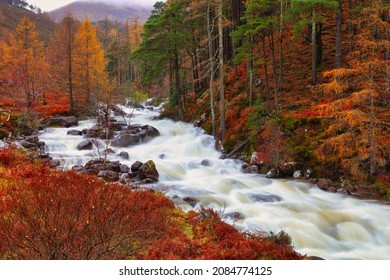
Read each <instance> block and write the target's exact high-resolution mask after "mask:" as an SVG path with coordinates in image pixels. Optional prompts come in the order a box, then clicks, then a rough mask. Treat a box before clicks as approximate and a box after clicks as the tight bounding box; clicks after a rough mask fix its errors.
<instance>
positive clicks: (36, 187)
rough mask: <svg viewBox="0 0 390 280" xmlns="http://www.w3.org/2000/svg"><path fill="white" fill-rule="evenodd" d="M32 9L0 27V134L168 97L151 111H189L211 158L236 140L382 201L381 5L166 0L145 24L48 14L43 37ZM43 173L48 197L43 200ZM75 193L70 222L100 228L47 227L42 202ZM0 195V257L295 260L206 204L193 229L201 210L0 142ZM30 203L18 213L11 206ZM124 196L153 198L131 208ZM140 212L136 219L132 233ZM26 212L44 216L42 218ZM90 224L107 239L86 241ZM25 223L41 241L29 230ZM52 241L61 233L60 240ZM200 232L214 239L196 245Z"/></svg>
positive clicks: (327, 0)
mask: <svg viewBox="0 0 390 280" xmlns="http://www.w3.org/2000/svg"><path fill="white" fill-rule="evenodd" d="M9 2H10V1H1V2H0V5H1V10H0V21H1V19H2V18H5V16H6V14H5V13H6V12H7V9H10V5H11V4H12V5H16V6H20V5H19V4H17V3H16V4H15V3H9ZM11 2H15V1H11ZM21 2H24V1H21ZM23 5H24V4H23ZM23 5H22V6H23ZM26 5H27V4H26ZM19 8H20V7H19ZM43 18H45V20H47V16H45V15H44V17H42V18H36V17H35V16H32V15H31V14H28V15H27V16H24V17H22V18H20V19H19V21H18V23H17V26H15V27H14V28H13V29H12V30H11V29H10V27H9V26H8V27H7V28H2V29H1V28H0V31H1V32H0V34H1V37H0V96H1V99H0V140H1V139H3V140H6V139H9V138H12V137H17V136H22V135H33V134H34V133H36V131H38V130H39V129H41V128H42V127H43V126H44V125H45V123H46V120H47V119H48V118H50V117H51V116H56V115H75V116H78V117H81V118H83V117H90V116H94V115H95V114H96V111H97V106H98V105H99V106H102V104H103V106H106V108H109V107H110V106H112V105H113V104H115V103H116V102H122V101H124V99H125V98H129V97H130V98H134V99H142V98H143V97H144V96H146V95H148V96H149V97H156V98H167V99H168V100H169V102H168V104H167V106H166V107H165V111H164V112H163V116H164V117H170V118H174V119H177V120H183V121H188V122H192V121H194V120H200V125H201V126H202V128H204V129H205V131H206V132H207V133H209V134H211V135H213V136H214V137H215V139H217V140H218V142H219V143H220V148H221V150H222V151H223V152H224V153H229V152H231V151H232V150H234V148H236V147H238V146H239V145H240V144H243V145H241V147H242V149H241V150H240V155H239V156H240V159H243V160H247V161H249V160H250V159H251V157H252V160H253V155H255V160H256V163H257V164H258V166H259V167H261V172H266V171H268V170H269V169H271V168H277V167H278V166H281V165H283V164H284V163H286V162H292V161H294V162H300V163H304V164H305V166H306V167H310V168H312V169H313V170H314V172H315V174H316V177H327V178H332V179H334V180H339V179H340V177H343V178H348V180H350V181H351V182H354V183H364V184H365V185H366V186H369V187H371V188H376V189H381V190H384V191H386V190H387V193H388V195H387V196H388V197H389V198H390V192H389V189H390V185H389V182H390V175H389V174H390V162H389V159H390V142H389V129H390V110H389V105H390V87H389V70H390V69H389V59H390V57H389V55H390V52H389V50H390V41H389V32H390V3H389V2H388V1H380V0H374V1H359V0H338V1H331V0H274V1H271V0H247V1H240V0H213V1H210V0H198V1H191V0H168V1H167V2H166V3H164V2H157V3H156V4H155V6H154V9H153V11H152V14H151V16H150V17H149V19H148V20H147V21H146V22H145V23H142V22H140V21H139V19H137V18H131V19H128V21H127V22H111V21H109V20H108V19H106V20H102V21H100V22H97V23H92V22H90V21H89V19H88V18H86V19H85V20H83V21H82V22H80V21H78V20H76V19H75V18H74V17H73V16H72V13H71V12H69V13H68V14H67V15H66V16H65V17H64V18H63V19H62V20H61V21H60V22H58V23H52V25H53V30H54V29H55V31H54V32H52V31H51V30H49V29H46V30H45V31H44V33H42V32H41V33H40V32H38V29H37V25H40V24H41V21H42V20H43ZM235 156H237V155H235ZM16 163H17V164H22V165H23V166H25V168H24V169H21V168H15V164H16ZM42 175H44V176H42ZM75 180H76V181H78V182H76V181H75ZM91 180H92V181H91ZM55 182H60V183H59V184H58V186H61V187H60V188H61V189H56V191H55V192H56V193H58V194H56V195H55V197H56V198H59V197H61V201H62V202H61V203H60V202H59V201H53V200H52V198H50V197H49V196H46V194H48V193H51V192H52V191H53V190H54V189H53V188H56V185H55ZM77 184H79V187H77V188H75V186H76V185H77ZM6 185H7V187H5V186H6ZM91 185H93V186H95V187H96V188H93V192H90V190H91V189H92V188H91V187H90V186H91ZM69 188H71V189H72V191H71V192H69ZM74 193H78V194H79V197H80V199H81V198H82V199H84V198H87V199H88V203H83V202H81V205H85V209H84V208H83V209H80V211H81V212H78V213H75V215H79V216H80V217H81V216H83V217H84V216H86V217H89V219H91V220H92V219H94V222H91V224H92V225H93V226H95V225H98V226H101V227H102V228H99V229H91V226H88V225H89V222H90V220H85V221H84V220H83V221H82V222H80V221H81V220H78V221H77V222H75V221H73V220H72V219H73V218H72V217H73V216H72V217H70V216H69V217H67V216H66V217H64V219H69V223H68V222H66V223H65V224H66V225H69V228H66V229H63V231H62V232H56V229H57V227H58V226H59V225H58V223H59V221H58V220H57V219H56V218H55V215H54V212H55V211H54V210H53V209H52V208H51V206H53V207H59V209H60V210H59V211H64V213H67V214H70V213H73V212H72V211H73V210H75V208H74V207H73V206H72V205H73V204H72V203H73V202H72V201H73V200H74V198H75V196H74ZM0 194H1V198H2V201H3V202H4V201H5V202H7V203H2V205H1V206H0V215H1V216H2V218H1V220H0V226H1V227H2V228H3V229H5V231H4V230H2V231H1V232H0V241H1V242H0V244H1V245H0V259H2V258H21V259H24V258H44V259H50V258H53V259H58V258H64V259H68V258H71V259H75V258H96V259H99V258H157V259H160V258H170V259H172V258H178V259H180V258H201V259H202V258H203V259H207V258H217V259H218V258H302V256H299V255H298V254H296V253H295V252H293V251H292V248H291V247H290V246H289V244H290V243H289V242H290V241H289V240H288V237H286V236H284V235H283V233H281V234H280V235H278V236H274V235H273V236H264V235H261V236H260V235H246V234H240V233H238V232H236V231H235V230H233V229H232V228H230V227H227V226H225V224H224V223H222V222H221V221H220V219H219V218H218V217H217V215H216V214H215V213H214V212H212V211H210V210H206V209H203V210H202V212H201V213H203V214H202V215H203V216H202V217H204V218H203V219H201V222H199V219H197V218H196V215H198V214H199V213H195V212H194V213H193V212H190V213H187V214H183V213H179V212H178V211H177V210H175V209H174V207H173V205H172V203H171V202H170V201H168V200H167V199H166V198H164V197H162V196H160V195H157V194H151V193H148V192H141V193H138V192H135V193H134V192H131V191H127V190H125V189H123V188H121V187H120V186H114V187H112V188H111V189H108V188H107V187H106V185H104V184H103V183H101V182H100V181H97V180H95V179H93V178H89V177H87V176H76V175H75V174H68V173H63V172H50V171H48V169H47V167H45V166H44V165H40V164H39V163H37V162H35V161H34V162H32V160H30V159H26V158H25V156H24V155H22V154H20V151H14V150H2V151H0ZM11 194H12V195H11ZM15 194H17V195H16V196H15ZM38 194H42V195H38ZM69 195H70V196H69ZM124 196H126V197H128V198H127V199H125V200H120V198H123V197H124ZM102 197H110V199H109V201H108V202H107V201H103V200H102ZM140 197H141V198H140ZM32 198H34V200H33V202H34V205H32V204H31V207H30V206H28V207H27V208H25V207H22V206H21V204H20V203H18V201H27V200H29V201H31V199H32ZM134 200H137V201H144V202H145V201H149V202H150V204H148V203H145V205H137V207H135V206H134V203H132V201H134ZM118 201H121V205H120V206H118V204H117V202H118ZM107 203H108V204H107ZM118 203H119V202H118ZM27 204H28V205H30V204H29V203H27ZM122 204H123V205H122ZM50 205H51V206H50ZM95 206H96V207H100V208H101V209H110V207H115V209H116V211H115V215H117V214H118V213H119V214H120V215H124V216H123V217H125V218H124V220H125V221H126V223H123V221H122V222H120V221H119V220H115V219H108V222H109V223H108V224H106V223H102V221H103V220H105V221H107V215H108V216H109V217H114V216H115V215H114V214H113V213H111V212H109V211H108V212H107V211H103V210H102V211H93V212H91V209H92V208H93V207H95ZM45 207H46V208H45ZM91 207H92V208H91ZM100 208H99V209H100ZM130 208H131V209H130ZM133 208H134V209H133ZM118 209H119V210H118ZM145 209H146V210H145ZM148 209H149V210H148ZM53 211H54V212H53ZM120 211H124V212H123V213H122V212H120ZM128 211H131V212H128ZM142 211H149V212H150V215H149V216H148V217H149V218H148V219H145V221H146V222H145V224H143V225H139V227H138V226H137V228H131V227H132V226H134V225H133V223H134V221H133V220H134V219H132V218H133V217H134V216H137V215H141V214H140V213H144V212H142ZM52 212H53V213H52ZM125 212H126V213H132V214H131V215H130V216H129V215H128V214H127V216H126V214H125ZM163 213H165V214H163ZM166 213H168V214H167V215H166ZM143 215H144V214H143ZM36 216H42V217H45V219H46V220H42V223H43V224H42V225H36V224H34V222H33V220H34V217H36ZM17 217H23V219H21V220H18V222H17V223H16V222H15V219H16V218H17ZM115 217H116V216H115ZM123 217H122V218H123ZM157 217H158V218H157ZM118 219H119V218H118ZM161 219H167V220H164V221H163V220H161ZM160 220H161V221H160ZM173 221H175V222H176V223H173ZM73 222H75V223H74V224H72V223H73ZM155 222H156V224H155ZM61 224H64V222H63V221H62V220H61ZM160 225H163V226H161V227H160ZM41 226H42V227H41ZM157 226H158V227H159V229H158V231H156V230H153V227H157ZM143 227H147V229H146V231H148V232H152V233H153V234H152V233H151V235H150V236H145V235H144V234H143V233H142V232H143V231H142V229H143ZM140 228H141V230H140ZM96 230H103V232H104V234H103V235H104V236H103V235H101V236H92V237H93V238H95V239H94V240H92V239H90V238H91V234H92V233H93V232H96ZM110 230H114V231H113V232H110ZM35 231H36V232H37V235H38V236H44V237H47V239H40V240H38V239H34V238H28V232H30V233H31V232H35ZM189 231H190V233H189ZM15 232H17V234H16V235H14V237H12V238H15V239H9V237H10V236H13V233H15ZM49 232H51V233H53V232H55V237H53V236H49ZM124 232H126V234H124ZM38 233H39V234H38ZM173 233H174V234H173ZM210 234H215V236H214V235H210ZM217 235H218V238H217ZM31 236H33V233H31ZM64 236H65V237H66V238H65V239H66V240H71V241H70V242H69V243H66V244H65V243H61V242H64V241H63V240H64V239H63V238H62V237H64ZM102 236H103V237H105V238H103V237H102ZM205 236H207V238H209V239H210V240H214V239H215V243H214V241H213V242H211V243H208V245H207V246H206V245H205V243H204V242H203V241H202V240H204V238H205ZM221 236H223V238H221ZM52 237H53V238H52ZM87 237H88V242H92V243H88V242H87V241H86V240H87ZM168 237H169V238H168ZM102 238H103V239H102ZM121 238H123V239H121ZM207 238H206V239H207ZM213 238H214V239H213ZM19 239H20V240H19ZM286 239H287V240H286ZM61 240H62V241H61ZM134 240H136V241H134ZM57 241H58V242H60V243H55V244H54V243H53V244H51V243H50V242H57ZM152 241H153V244H155V246H154V247H153V250H151V249H150V247H149V246H150V245H151V243H152ZM94 242H96V243H94ZM12 244H23V245H22V246H13V245H12ZM47 244H51V245H50V246H51V247H50V248H51V249H53V248H55V250H54V251H53V250H52V251H50V250H49V249H50V248H47V247H45V246H47ZM80 244H84V245H85V247H80V246H79V245H80ZM96 244H97V245H96ZM210 244H212V246H214V247H212V246H211V245H210ZM110 246H112V247H110ZM210 246H211V247H210ZM274 246H275V247H274ZM168 247H169V248H170V249H172V248H173V249H174V250H171V251H170V253H169V254H168V250H165V249H166V248H168ZM75 248H77V250H76V249H75ZM227 248H228V249H227ZM28 252H29V253H31V252H35V253H36V254H35V253H34V255H28V254H27V253H28ZM213 252H219V253H218V255H212V254H213ZM238 253H242V254H244V255H236V254H238ZM167 254H168V255H167ZM248 256H249V257H248Z"/></svg>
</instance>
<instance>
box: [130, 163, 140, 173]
mask: <svg viewBox="0 0 390 280" xmlns="http://www.w3.org/2000/svg"><path fill="white" fill-rule="evenodd" d="M142 165H143V163H142V162H140V161H136V162H134V163H133V164H132V165H131V171H132V172H138V170H139V169H140V167H141V166H142Z"/></svg>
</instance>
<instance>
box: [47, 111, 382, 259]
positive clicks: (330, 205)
mask: <svg viewBox="0 0 390 280" xmlns="http://www.w3.org/2000/svg"><path fill="white" fill-rule="evenodd" d="M124 110H125V111H126V112H128V113H131V112H133V110H132V109H130V108H125V107H124ZM157 115H158V112H156V111H149V110H135V111H134V114H133V118H132V119H131V122H132V124H135V123H137V124H149V125H152V126H154V127H156V128H157V129H158V130H159V131H160V133H161V136H159V137H157V138H155V139H153V140H152V141H150V142H148V143H144V144H142V145H138V146H133V147H129V148H120V149H117V148H112V147H111V148H112V149H113V150H114V151H115V152H116V155H117V154H119V152H121V151H126V152H128V153H129V155H130V159H129V160H127V161H126V160H123V159H121V158H119V157H118V156H116V155H113V156H110V157H109V159H110V160H120V161H121V162H122V163H125V164H129V165H130V164H132V163H133V162H134V161H136V160H139V161H142V162H145V161H146V160H149V159H151V160H153V161H154V162H155V164H156V167H157V169H158V171H159V173H160V182H159V185H158V186H155V187H156V188H159V190H162V191H163V192H165V193H166V195H167V196H169V197H171V198H172V199H173V200H174V201H175V202H176V203H177V205H178V206H179V207H181V208H183V209H184V210H189V209H192V207H191V206H190V205H189V204H188V203H186V202H184V201H183V198H185V197H191V198H195V199H196V200H198V201H199V202H198V203H197V205H196V206H195V208H197V207H199V206H205V207H210V208H214V209H216V210H219V211H223V212H224V213H225V214H226V216H229V214H235V213H240V214H241V215H242V216H243V218H242V219H238V220H235V221H233V220H232V219H227V221H228V222H231V223H234V225H235V226H236V227H238V228H240V229H242V230H251V231H255V230H257V231H266V232H270V231H272V232H278V231H280V230H285V231H286V232H287V233H288V234H290V235H291V237H292V240H293V245H294V247H295V248H296V249H297V251H299V252H300V253H302V254H307V255H309V256H319V257H322V258H325V259H390V234H389V233H390V206H389V205H382V204H379V203H375V202H372V201H363V200H358V199H354V198H352V197H347V196H344V195H341V194H334V193H328V192H324V191H322V190H320V189H318V188H316V187H315V186H312V185H310V184H307V183H305V182H300V181H287V180H270V179H266V178H264V177H262V176H261V175H248V174H243V173H242V171H241V165H242V163H241V162H238V161H235V160H220V159H219V156H220V153H219V152H218V151H217V150H216V149H215V148H214V144H215V143H214V140H213V139H212V137H210V136H208V135H205V134H204V133H203V131H202V130H201V129H199V128H195V127H193V126H192V125H190V124H186V123H182V122H174V121H172V120H167V119H164V120H159V119H155V118H154V117H155V116H157ZM93 125H94V121H92V120H89V121H83V122H81V123H80V126H79V127H75V128H72V129H79V130H81V129H83V128H89V127H92V126H93ZM68 130H69V129H67V128H48V129H46V130H45V131H44V132H43V133H42V134H41V136H40V138H41V140H42V141H45V143H46V151H47V152H48V153H50V154H51V156H52V157H54V158H56V159H61V161H62V163H63V166H65V168H70V167H71V166H73V165H75V164H85V163H86V162H87V161H88V160H90V159H92V158H96V157H97V156H98V155H99V150H101V149H97V148H96V147H95V148H94V150H93V151H78V150H77V149H76V146H77V144H78V143H80V142H81V141H82V140H83V139H84V138H83V137H82V136H68V135H66V133H67V131H68ZM103 144H104V143H103ZM203 160H207V161H208V164H203V165H202V164H201V163H202V161H203ZM204 165H207V166H204Z"/></svg>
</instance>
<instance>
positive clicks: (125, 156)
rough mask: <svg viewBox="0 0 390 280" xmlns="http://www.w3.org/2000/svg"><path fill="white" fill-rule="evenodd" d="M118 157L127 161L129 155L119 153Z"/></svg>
mask: <svg viewBox="0 0 390 280" xmlns="http://www.w3.org/2000/svg"><path fill="white" fill-rule="evenodd" d="M119 156H120V157H121V158H123V159H129V158H130V156H129V153H128V152H123V151H122V152H120V153H119Z"/></svg>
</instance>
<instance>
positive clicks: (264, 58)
mask: <svg viewBox="0 0 390 280" xmlns="http://www.w3.org/2000/svg"><path fill="white" fill-rule="evenodd" d="M261 40H262V48H263V60H264V63H263V65H264V74H265V91H266V94H267V111H268V112H269V111H270V109H271V108H270V92H269V75H268V64H267V51H266V48H265V38H262V39H261Z"/></svg>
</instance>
